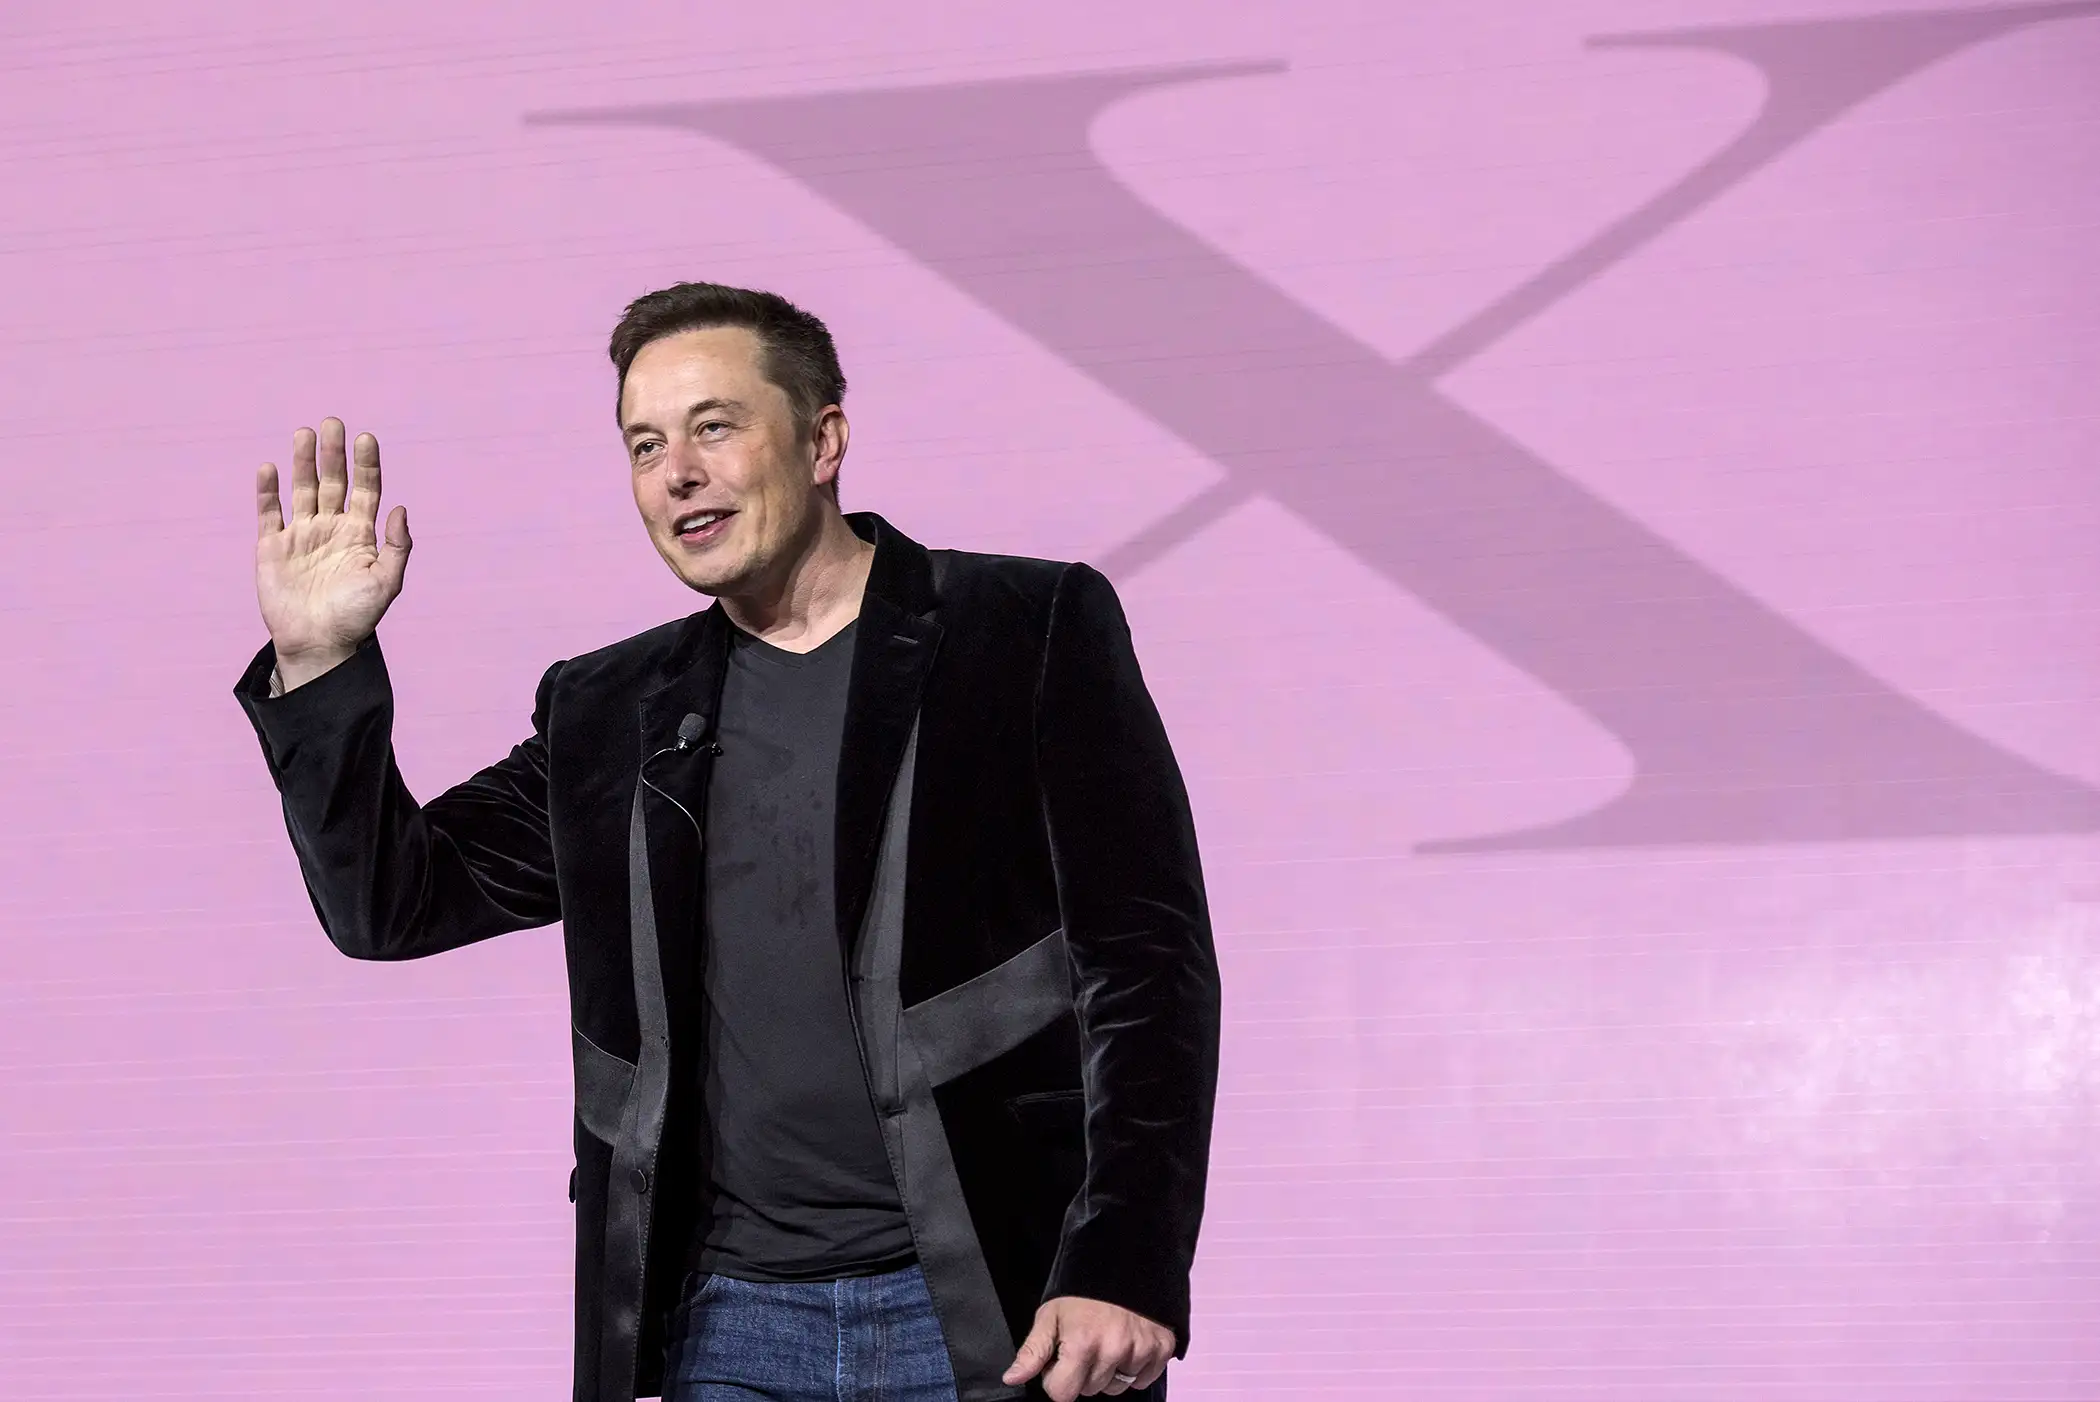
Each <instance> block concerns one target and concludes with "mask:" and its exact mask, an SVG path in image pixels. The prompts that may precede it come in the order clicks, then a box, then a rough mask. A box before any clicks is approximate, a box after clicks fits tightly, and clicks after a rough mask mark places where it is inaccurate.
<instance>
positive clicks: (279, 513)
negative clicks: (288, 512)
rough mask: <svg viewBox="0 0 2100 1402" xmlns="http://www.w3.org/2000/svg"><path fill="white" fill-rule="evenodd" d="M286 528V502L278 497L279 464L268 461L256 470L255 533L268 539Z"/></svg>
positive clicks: (260, 537)
mask: <svg viewBox="0 0 2100 1402" xmlns="http://www.w3.org/2000/svg"><path fill="white" fill-rule="evenodd" d="M283 529H284V504H283V503H282V502H280V501H279V500H278V499H277V464H276V463H274V462H266V463H264V464H263V465H262V466H261V467H259V468H257V469H256V472H255V534H256V538H257V539H266V538H268V537H269V536H273V535H275V534H276V533H277V532H279V531H281V530H283Z"/></svg>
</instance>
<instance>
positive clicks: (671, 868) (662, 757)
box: [636, 604, 729, 1017]
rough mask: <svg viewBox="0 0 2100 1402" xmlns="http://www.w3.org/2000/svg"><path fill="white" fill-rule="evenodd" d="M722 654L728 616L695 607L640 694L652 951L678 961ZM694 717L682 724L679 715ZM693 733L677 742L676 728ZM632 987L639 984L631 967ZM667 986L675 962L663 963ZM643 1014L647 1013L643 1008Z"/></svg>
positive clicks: (690, 923) (684, 940) (693, 916)
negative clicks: (659, 672)
mask: <svg viewBox="0 0 2100 1402" xmlns="http://www.w3.org/2000/svg"><path fill="white" fill-rule="evenodd" d="M728 657H729V624H728V620H727V617H726V616H725V615H724V614H723V612H722V608H721V605H719V604H717V605H715V606H713V607H712V608H709V609H707V610H706V611H705V612H703V613H701V614H699V615H698V616H697V617H696V618H695V619H694V621H693V625H692V630H691V633H690V634H689V636H688V639H687V640H686V642H685V644H684V645H683V646H680V647H678V648H677V649H675V650H674V651H673V653H672V657H671V659H670V660H669V661H668V662H667V663H666V671H668V672H669V673H670V676H669V678H668V679H667V680H666V681H665V682H664V683H663V684H662V685H660V686H658V687H657V688H656V689H655V690H653V691H650V692H647V693H645V694H644V695H643V697H642V699H641V777H642V779H643V781H644V783H643V786H642V810H643V814H644V819H645V823H646V826H647V829H648V849H649V874H650V885H651V887H652V888H653V890H654V895H655V904H656V927H657V931H658V937H659V941H660V944H661V945H662V946H663V947H662V948H661V949H660V950H659V956H660V958H662V959H663V960H664V961H665V962H667V963H670V964H673V965H677V964H681V963H682V962H683V960H684V959H685V958H686V957H687V956H688V955H689V954H690V952H691V951H690V946H691V944H692V935H693V933H694V932H695V931H696V930H697V929H698V920H697V916H698V913H699V912H698V909H697V904H698V900H699V896H700V870H701V868H700V853H701V843H702V838H701V832H702V829H703V827H704V825H705V823H706V820H707V812H706V803H707V779H708V775H709V773H710V772H711V770H712V769H713V764H712V757H713V743H714V731H715V717H716V713H717V711H718V710H719V708H720V705H721V698H722V677H723V673H724V671H725V670H726V667H727V662H728ZM688 716H696V717H698V722H697V724H691V725H688V724H687V722H686V717H688ZM681 726H685V727H686V729H687V731H688V732H689V733H691V734H692V735H694V736H695V737H696V738H694V739H693V740H692V741H691V742H690V743H688V744H687V745H686V746H685V747H684V748H683V749H681V748H680V747H679V729H680V727H681ZM636 972H637V983H636V990H637V993H638V994H639V993H640V992H641V991H642V989H643V987H644V984H643V983H642V981H641V974H642V971H640V970H637V971H636ZM667 973H669V974H670V975H671V979H670V981H671V983H672V985H673V986H674V987H677V986H679V985H678V982H677V970H676V969H675V968H674V969H671V970H667ZM645 1017H646V1015H645Z"/></svg>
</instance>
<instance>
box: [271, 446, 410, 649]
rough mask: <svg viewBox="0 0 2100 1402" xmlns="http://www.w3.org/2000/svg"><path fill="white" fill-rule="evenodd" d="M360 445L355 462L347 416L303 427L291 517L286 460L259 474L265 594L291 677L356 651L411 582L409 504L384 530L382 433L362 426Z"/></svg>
mask: <svg viewBox="0 0 2100 1402" xmlns="http://www.w3.org/2000/svg"><path fill="white" fill-rule="evenodd" d="M317 448H318V450H319V451H318V457H317V454H316V449H317ZM356 454H357V462H356V467H355V470H354V472H353V471H352V470H351V469H350V467H349V464H347V463H346V462H345V458H344V452H343V423H342V420H340V419H335V418H328V419H323V420H322V421H321V431H320V433H319V434H318V435H316V434H315V433H314V431H313V430H312V429H310V428H302V429H300V430H299V431H298V432H297V433H295V434H293V435H292V510H291V515H290V518H289V519H287V518H286V516H285V513H284V509H283V505H282V503H281V502H280V500H279V497H278V484H277V465H276V464H275V463H264V464H263V465H262V467H261V468H260V469H259V470H258V471H257V472H256V475H255V505H256V517H257V521H256V527H257V536H256V542H255V595H256V599H257V602H259V603H260V604H261V605H262V616H263V624H264V626H265V627H267V628H268V629H269V630H270V641H271V642H272V643H273V644H275V646H276V649H277V660H278V668H279V671H280V672H281V673H282V675H283V678H284V682H285V685H286V686H287V687H290V686H296V685H298V684H299V683H300V682H301V681H304V680H307V679H308V678H309V677H312V676H317V675H319V674H320V673H321V672H324V671H326V670H328V668H330V667H332V666H334V665H335V664H336V663H337V662H340V661H342V660H343V659H344V658H346V657H348V656H349V655H350V654H351V653H353V652H355V651H356V650H357V648H358V645H359V644H361V643H362V642H364V640H365V639H366V638H368V637H370V636H371V635H372V632H373V630H374V629H376V628H377V627H378V626H379V620H380V618H381V616H382V615H384V614H385V613H386V611H387V606H388V605H390V604H392V603H393V602H394V599H395V596H397V595H398V594H400V592H401V581H402V576H403V574H404V572H405V571H406V570H407V568H408V552H409V538H408V513H407V512H406V511H405V510H404V509H402V508H401V507H398V506H397V507H395V508H394V509H393V511H392V512H391V513H390V514H389V515H388V517H387V522H386V535H385V538H384V539H383V540H382V539H381V538H380V535H379V532H378V521H379V440H378V439H377V438H374V437H373V436H372V435H371V434H369V433H361V434H359V435H358V437H357V448H356Z"/></svg>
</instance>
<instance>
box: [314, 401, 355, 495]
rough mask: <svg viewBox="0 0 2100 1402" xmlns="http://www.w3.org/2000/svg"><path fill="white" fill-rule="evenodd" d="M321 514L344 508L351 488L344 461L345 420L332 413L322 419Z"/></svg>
mask: <svg viewBox="0 0 2100 1402" xmlns="http://www.w3.org/2000/svg"><path fill="white" fill-rule="evenodd" d="M320 467H321V504H320V514H321V515H323V516H329V515H333V514H334V513H336V512H338V511H341V510H342V509H343V497H344V496H345V495H346V494H347V493H348V491H349V489H350V473H349V471H348V469H347V468H346V467H345V466H344V462H343V421H342V420H341V419H339V418H337V417H335V415H333V414H330V415H329V416H328V417H327V418H325V419H323V420H321V460H320Z"/></svg>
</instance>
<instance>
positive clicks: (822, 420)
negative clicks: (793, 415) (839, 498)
mask: <svg viewBox="0 0 2100 1402" xmlns="http://www.w3.org/2000/svg"><path fill="white" fill-rule="evenodd" d="M851 436H852V433H851V429H850V428H849V427H848V425H847V423H846V411H845V410H844V409H841V408H839V406H838V405H836V404H827V405H825V406H824V407H823V408H822V409H820V410H818V411H817V418H816V422H814V423H812V424H811V425H810V426H809V457H810V461H809V469H810V471H809V478H810V481H811V482H812V483H813V484H814V485H816V486H819V487H823V486H828V485H830V484H831V483H832V482H834V481H836V480H837V479H838V475H839V468H840V467H841V466H842V465H843V464H844V463H845V461H846V442H847V440H848V439H849V438H850V437H851Z"/></svg>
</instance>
